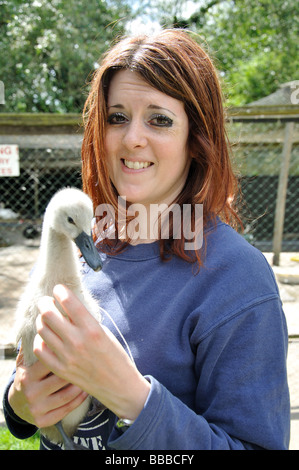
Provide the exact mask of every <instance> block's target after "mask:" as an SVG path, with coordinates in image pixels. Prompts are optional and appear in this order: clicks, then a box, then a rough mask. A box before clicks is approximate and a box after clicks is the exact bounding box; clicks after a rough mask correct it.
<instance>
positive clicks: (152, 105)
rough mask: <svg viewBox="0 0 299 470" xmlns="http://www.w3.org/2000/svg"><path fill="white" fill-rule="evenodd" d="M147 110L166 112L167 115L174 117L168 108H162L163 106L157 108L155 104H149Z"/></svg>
mask: <svg viewBox="0 0 299 470" xmlns="http://www.w3.org/2000/svg"><path fill="white" fill-rule="evenodd" d="M147 108H148V109H156V110H157V111H163V110H164V111H168V112H169V113H171V114H173V115H174V116H176V114H174V112H173V111H171V110H170V109H168V108H163V106H159V105H157V104H150V105H149V106H148V107H147Z"/></svg>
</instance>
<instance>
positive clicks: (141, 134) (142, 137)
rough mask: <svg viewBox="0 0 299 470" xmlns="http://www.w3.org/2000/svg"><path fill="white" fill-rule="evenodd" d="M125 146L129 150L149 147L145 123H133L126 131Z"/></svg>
mask: <svg viewBox="0 0 299 470" xmlns="http://www.w3.org/2000/svg"><path fill="white" fill-rule="evenodd" d="M123 144H124V145H125V146H126V147H127V148H128V149H130V150H131V149H135V148H138V147H139V148H144V147H145V146H146V145H147V137H146V129H145V126H144V123H143V122H136V121H131V122H130V123H129V124H128V125H127V126H126V129H125V133H124V136H123Z"/></svg>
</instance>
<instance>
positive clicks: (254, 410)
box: [108, 297, 290, 450]
mask: <svg viewBox="0 0 299 470" xmlns="http://www.w3.org/2000/svg"><path fill="white" fill-rule="evenodd" d="M190 341H191V342H192V344H193V347H194V351H195V369H196V375H197V389H196V400H195V406H194V409H190V408H188V407H187V406H186V405H185V404H184V403H183V402H182V401H181V400H179V399H178V398H177V397H175V396H174V395H173V394H172V393H170V391H169V390H167V389H166V388H165V387H164V386H163V385H162V384H161V383H159V382H158V381H157V380H156V379H155V378H154V377H147V378H148V380H150V382H151V391H150V395H149V398H148V400H147V403H146V405H145V407H144V409H143V411H142V412H141V413H140V415H139V417H138V418H137V420H136V421H135V422H134V423H133V425H132V426H131V427H130V428H129V429H128V430H127V431H126V432H125V433H124V434H122V435H120V434H119V433H118V431H117V430H116V429H114V430H113V432H112V434H111V435H110V440H109V442H108V444H109V447H110V448H112V449H120V450H124V449H135V450H141V449H149V450H151V449H154V450H163V449H169V450H197V449H201V450H225V449H230V450H241V449H272V450H279V449H288V445H289V432H290V402H289V391H288V385H287V372H286V354H287V343H288V337H287V330H286V323H285V318H284V314H283V312H282V308H281V302H280V300H279V298H277V297H273V298H265V299H259V301H256V302H255V303H253V304H252V305H250V306H247V307H246V308H244V309H243V310H242V311H239V312H235V313H234V314H232V315H230V316H229V317H228V318H223V319H222V322H221V323H220V324H217V325H214V327H212V328H211V330H210V331H209V332H206V335H205V337H197V332H196V328H195V330H194V331H193V334H192V337H191V338H190Z"/></svg>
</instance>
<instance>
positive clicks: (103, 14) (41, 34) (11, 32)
mask: <svg viewBox="0 0 299 470" xmlns="http://www.w3.org/2000/svg"><path fill="white" fill-rule="evenodd" d="M0 8H1V20H0V33H1V43H0V47H1V50H0V79H1V80H2V81H3V82H4V84H5V98H6V105H5V106H3V107H2V111H3V112H4V111H5V112H10V111H20V112H81V111H82V107H83V103H84V101H85V98H86V87H85V85H86V83H87V80H88V78H89V77H90V74H91V72H92V71H93V69H94V67H95V66H96V61H97V60H98V58H99V57H100V56H101V55H102V53H103V52H104V51H105V50H106V49H107V47H108V46H109V44H110V43H111V41H112V40H113V39H114V38H115V36H117V35H121V34H123V33H124V27H125V23H126V20H127V18H128V16H129V13H130V10H129V7H128V6H127V4H126V3H125V2H122V1H120V0H109V1H108V0H107V1H105V0H102V1H100V0H84V1H80V2H78V1H77V0H27V1H25V2H24V1H20V0H7V1H2V0H0Z"/></svg>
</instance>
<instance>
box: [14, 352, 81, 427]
mask: <svg viewBox="0 0 299 470" xmlns="http://www.w3.org/2000/svg"><path fill="white" fill-rule="evenodd" d="M86 397H87V394H86V393H85V392H83V391H82V390H80V389H79V388H78V387H76V386H75V385H71V384H69V383H67V382H66V381H65V380H63V379H61V378H59V377H57V376H55V375H53V374H52V373H51V372H50V370H49V369H48V368H47V367H45V366H44V365H43V364H41V363H40V362H39V361H37V362H35V363H34V364H33V365H32V366H29V367H26V366H25V365H24V361H23V354H22V348H21V350H20V352H19V354H18V357H17V361H16V376H15V380H14V382H13V383H12V385H11V387H10V389H9V393H8V401H9V404H10V406H11V407H12V409H13V410H14V412H15V413H16V415H17V416H19V417H20V418H21V419H23V420H24V421H27V423H30V424H34V425H35V426H37V427H39V428H42V427H47V426H52V425H53V424H55V423H57V422H58V421H60V420H61V419H62V418H64V417H65V416H66V415H67V414H68V413H70V412H71V411H72V410H74V409H75V408H77V407H78V406H79V405H81V403H82V402H83V401H84V400H85V399H86Z"/></svg>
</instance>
